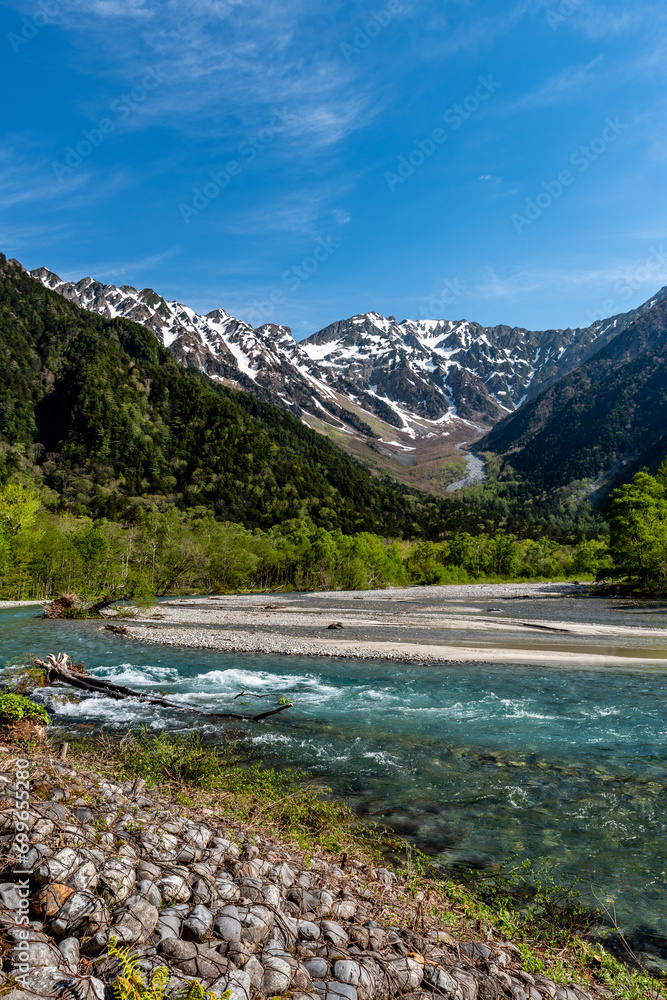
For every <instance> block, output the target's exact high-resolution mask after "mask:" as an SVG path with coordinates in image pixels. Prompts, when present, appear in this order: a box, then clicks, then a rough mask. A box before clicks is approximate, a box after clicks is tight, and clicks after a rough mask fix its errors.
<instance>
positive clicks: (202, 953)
mask: <svg viewBox="0 0 667 1000" xmlns="http://www.w3.org/2000/svg"><path fill="white" fill-rule="evenodd" d="M168 945H192V947H193V948H194V954H191V955H190V957H186V956H185V951H184V950H183V949H181V950H180V953H179V952H178V950H177V953H176V957H175V956H170V958H171V961H172V963H173V964H174V965H176V966H177V967H178V968H179V969H180V970H181V972H183V973H185V975H186V976H195V977H196V978H197V979H204V980H208V981H211V980H214V979H218V978H219V977H220V976H222V975H225V974H226V972H227V969H228V968H229V963H228V961H227V959H226V958H225V957H224V956H223V955H221V954H220V953H219V952H217V951H216V950H215V948H209V947H207V946H206V945H201V944H200V945H195V944H194V943H193V942H191V941H174V940H173V939H172V940H169V939H168V940H166V941H163V942H162V943H161V945H160V948H161V950H162V951H163V953H165V952H164V949H165V948H166V946H168Z"/></svg>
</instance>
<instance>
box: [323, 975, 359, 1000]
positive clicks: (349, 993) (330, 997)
mask: <svg viewBox="0 0 667 1000" xmlns="http://www.w3.org/2000/svg"><path fill="white" fill-rule="evenodd" d="M326 1000H358V994H357V991H356V988H355V987H354V986H350V985H349V983H339V982H336V980H331V982H329V983H327V993H326Z"/></svg>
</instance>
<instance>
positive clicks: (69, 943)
mask: <svg viewBox="0 0 667 1000" xmlns="http://www.w3.org/2000/svg"><path fill="white" fill-rule="evenodd" d="M58 948H59V949H60V952H61V954H62V956H63V958H64V959H65V962H66V964H67V966H68V967H69V969H70V971H71V972H76V971H77V969H78V968H79V961H80V957H81V956H80V948H79V941H78V939H77V938H75V937H69V938H65V939H64V940H63V941H61V942H60V944H59V945H58Z"/></svg>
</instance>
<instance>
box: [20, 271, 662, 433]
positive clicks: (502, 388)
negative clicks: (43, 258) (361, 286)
mask: <svg viewBox="0 0 667 1000" xmlns="http://www.w3.org/2000/svg"><path fill="white" fill-rule="evenodd" d="M30 273H31V274H32V276H33V277H35V278H37V279H38V280H39V281H41V282H42V283H43V284H44V285H46V286H47V287H48V288H52V289H54V290H55V291H57V292H59V293H60V294H61V295H63V296H65V298H67V299H69V300H70V301H72V302H75V303H76V304H77V305H78V306H80V307H82V308H84V309H88V310H91V311H94V312H98V313H100V314H101V315H103V316H107V317H109V318H114V317H116V316H123V317H124V318H126V319H131V320H134V321H135V322H139V323H142V324H143V325H145V326H147V327H148V328H149V329H151V330H152V331H153V333H154V334H155V336H156V337H157V338H158V340H159V341H160V342H161V343H162V344H164V346H165V347H168V348H169V349H170V350H171V351H172V353H173V354H174V356H175V357H176V358H177V360H178V361H179V362H181V363H182V364H183V365H185V366H187V367H196V368H199V369H200V370H202V371H204V372H206V374H207V375H209V376H210V377H212V378H215V379H221V380H224V381H230V382H234V383H236V384H237V385H239V386H240V387H241V388H243V389H246V390H248V391H250V392H254V393H255V394H259V395H262V394H265V395H266V396H267V397H268V398H271V400H272V401H273V402H277V403H279V404H281V405H283V406H288V407H290V408H292V409H305V410H307V411H310V412H313V413H314V414H315V415H317V416H322V414H323V413H324V412H326V413H327V415H328V416H329V418H332V417H333V418H334V420H341V419H344V415H342V414H341V413H340V412H339V411H340V405H341V403H342V404H343V406H344V404H345V399H348V400H349V401H351V402H352V403H353V404H354V409H357V408H358V407H362V408H365V409H367V410H368V412H369V413H374V414H375V415H376V416H378V417H380V418H381V419H383V420H385V421H389V422H390V423H393V424H394V425H395V426H397V427H400V428H404V427H405V426H408V425H409V424H410V422H411V418H417V420H423V419H426V420H427V421H430V422H434V423H437V422H439V421H441V420H443V418H447V417H449V418H451V417H460V418H462V419H464V420H468V421H473V422H482V423H487V424H490V423H495V422H496V421H497V420H499V419H501V418H502V417H503V416H505V415H506V414H507V413H509V412H512V411H513V410H515V409H517V408H518V407H519V406H520V405H521V404H522V403H524V402H525V401H527V400H529V399H532V398H533V397H535V396H536V395H538V394H539V393H540V392H541V391H542V390H543V389H545V388H547V387H548V386H549V385H551V384H553V382H555V381H557V380H558V379H559V378H561V377H562V376H564V375H566V374H568V373H569V372H570V371H573V370H574V369H575V368H578V367H579V366H580V365H581V364H583V363H584V362H585V361H586V360H587V359H588V358H589V357H590V356H591V355H592V354H593V353H595V352H596V351H597V350H599V349H600V348H601V347H603V346H604V345H605V344H607V343H609V341H610V340H611V339H613V338H614V337H616V336H617V335H618V334H619V333H621V332H622V331H623V330H624V329H627V327H628V326H629V325H630V324H631V323H632V322H633V321H634V320H635V319H636V318H637V317H638V316H639V315H642V314H643V313H645V312H646V311H648V310H649V309H650V308H651V307H652V306H653V305H654V304H655V302H656V301H657V300H658V299H659V298H660V297H662V296H664V294H665V289H663V290H662V292H660V293H658V296H655V297H654V298H653V299H652V300H650V301H649V302H647V303H645V304H644V305H643V306H641V307H640V308H639V309H636V310H632V311H631V312H628V313H620V314H618V315H616V316H612V317H610V318H609V319H606V320H596V321H595V322H594V323H593V324H591V325H590V326H589V327H585V328H577V329H567V330H557V329H553V330H546V331H531V330H525V329H523V328H520V327H509V326H505V325H499V326H495V327H484V326H481V325H480V324H479V323H474V322H468V321H467V320H460V321H453V320H445V319H433V320H411V319H406V320H403V321H402V322H400V323H399V322H397V320H396V319H395V318H394V317H393V316H389V317H384V316H381V315H380V314H379V313H375V312H370V313H365V314H362V315H359V316H353V317H351V318H350V319H346V320H341V321H338V322H335V323H332V324H331V325H330V326H328V327H326V328H325V329H323V330H320V331H319V332H317V333H314V334H313V335H312V336H310V337H308V338H306V339H305V340H303V341H301V342H298V343H297V342H296V341H295V340H294V338H293V337H292V334H291V331H290V329H289V328H288V327H286V326H277V325H274V324H266V325H264V326H261V327H258V328H257V329H254V328H253V327H251V326H250V325H249V324H247V323H244V322H243V321H241V320H238V319H236V318H234V317H233V316H231V315H230V314H229V313H227V312H226V311H225V310H224V309H215V310H212V311H211V312H209V313H207V314H206V315H200V314H198V313H197V312H195V310H193V309H191V308H190V307H189V306H186V305H183V304H182V303H180V302H177V301H175V300H174V301H167V300H166V299H165V298H163V297H162V296H160V295H158V294H157V293H156V292H154V291H153V290H152V289H150V288H145V289H142V290H137V289H135V288H133V287H132V286H130V285H122V286H121V287H116V286H115V285H105V284H103V283H101V282H99V281H95V280H94V279H92V278H82V279H81V280H80V281H78V282H72V281H63V280H62V279H60V278H59V277H58V275H56V274H54V273H53V272H52V271H49V270H48V269H47V268H45V267H41V268H37V269H36V270H34V271H32V272H30ZM340 397H344V398H342V399H341V398H340Z"/></svg>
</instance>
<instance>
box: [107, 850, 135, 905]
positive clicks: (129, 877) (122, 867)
mask: <svg viewBox="0 0 667 1000" xmlns="http://www.w3.org/2000/svg"><path fill="white" fill-rule="evenodd" d="M135 881H136V875H135V871H134V865H133V864H132V863H131V862H130V861H123V860H121V859H120V858H115V859H114V860H112V861H108V862H107V864H106V865H105V866H104V868H103V869H102V872H101V874H100V880H99V883H98V887H97V888H98V892H99V894H100V895H101V896H102V897H103V898H104V899H106V901H107V902H108V903H109V905H110V906H115V905H117V904H118V903H122V902H123V901H124V900H126V899H127V898H128V896H129V895H130V894H131V892H132V889H133V888H134V883H135Z"/></svg>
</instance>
